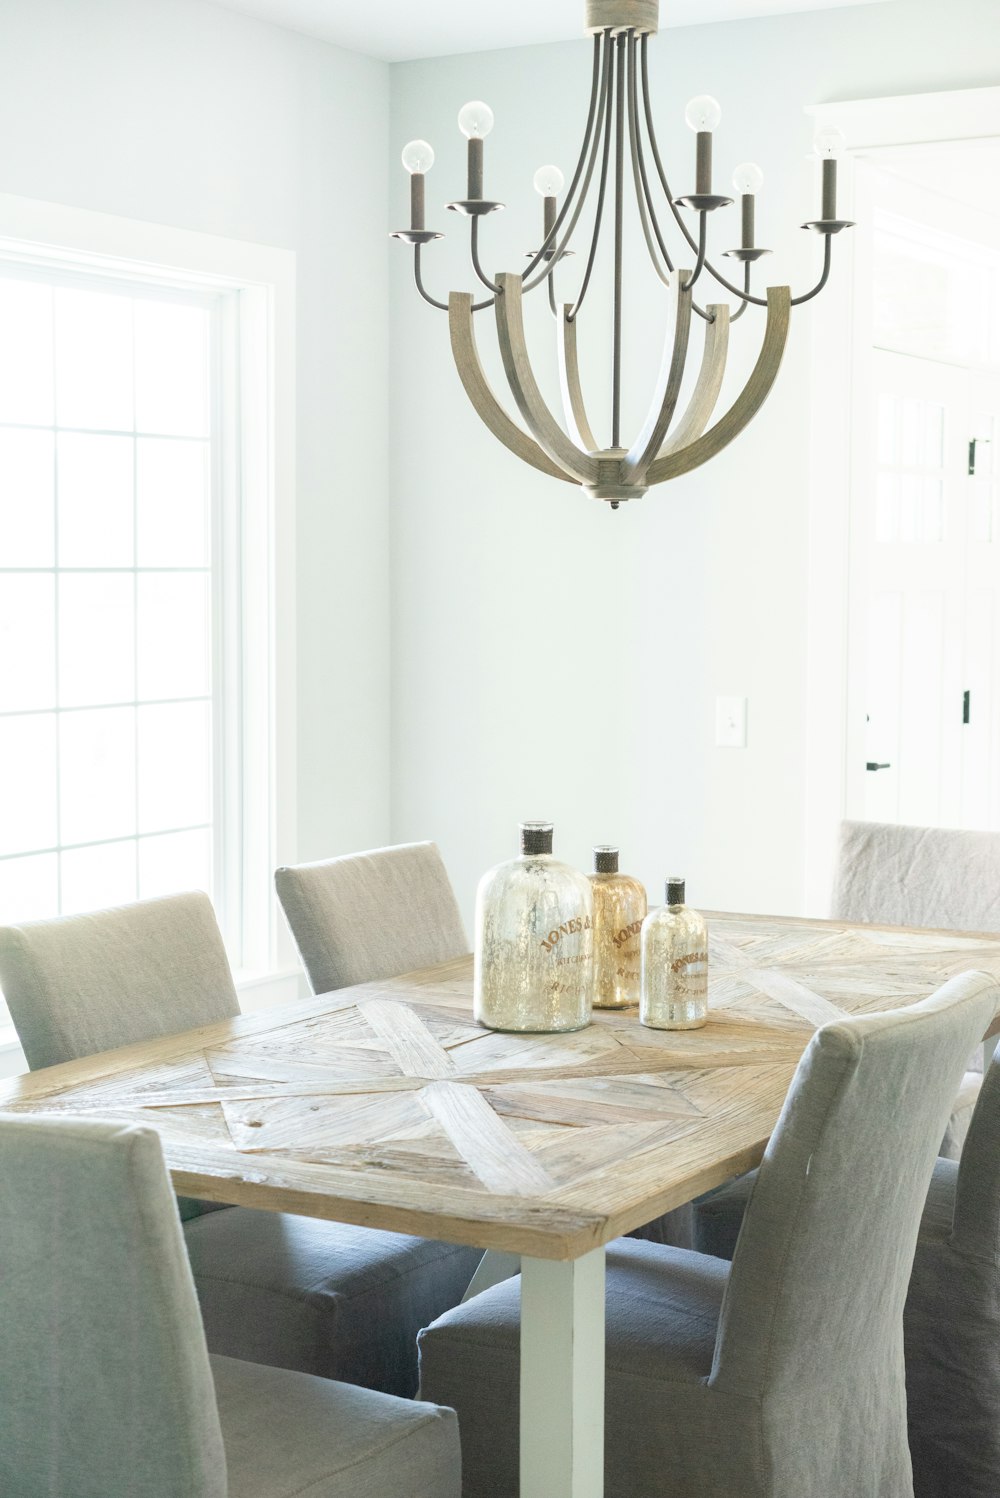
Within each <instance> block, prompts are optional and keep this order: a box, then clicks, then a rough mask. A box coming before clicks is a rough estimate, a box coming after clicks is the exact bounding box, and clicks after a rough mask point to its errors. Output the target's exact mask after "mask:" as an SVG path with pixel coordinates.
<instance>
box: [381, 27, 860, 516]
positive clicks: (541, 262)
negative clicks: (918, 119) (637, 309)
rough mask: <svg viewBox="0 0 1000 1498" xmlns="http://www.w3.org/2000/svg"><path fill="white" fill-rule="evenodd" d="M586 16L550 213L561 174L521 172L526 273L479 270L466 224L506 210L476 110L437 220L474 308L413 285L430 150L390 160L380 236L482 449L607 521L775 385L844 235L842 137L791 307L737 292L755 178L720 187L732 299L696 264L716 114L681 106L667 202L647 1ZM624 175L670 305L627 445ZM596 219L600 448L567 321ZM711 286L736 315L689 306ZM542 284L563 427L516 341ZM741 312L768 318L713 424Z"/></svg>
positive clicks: (711, 450)
mask: <svg viewBox="0 0 1000 1498" xmlns="http://www.w3.org/2000/svg"><path fill="white" fill-rule="evenodd" d="M585 5H586V30H587V32H588V34H589V35H591V36H593V38H594V46H593V70H592V79H591V88H590V105H589V108H588V112H587V123H586V127H585V129H584V135H583V145H582V147H581V149H580V155H579V158H578V160H577V164H576V169H575V171H574V172H573V176H572V179H571V181H570V185H569V190H568V192H566V194H565V196H564V197H563V199H562V203H561V204H560V201H559V198H560V194H561V193H562V191H563V188H564V186H565V179H564V177H563V174H562V172H561V171H560V170H559V168H558V167H555V166H544V167H541V168H540V169H539V170H538V171H537V172H536V173H535V179H534V185H535V189H536V191H537V192H538V193H539V194H540V195H541V197H542V199H543V202H544V218H543V228H542V234H543V238H542V242H541V245H540V246H539V248H538V249H537V250H534V251H533V252H531V254H530V255H529V258H528V264H527V266H526V268H525V269H524V270H523V271H522V272H520V273H516V272H510V271H508V272H503V273H501V274H499V275H498V276H497V277H496V279H495V280H494V278H493V277H492V276H490V275H488V274H486V272H485V271H484V270H483V267H482V263H481V260H480V246H479V221H480V219H481V218H483V217H484V216H485V215H486V214H489V213H494V212H496V211H497V210H498V209H500V208H502V207H503V206H504V205H503V204H502V203H496V202H493V201H491V200H490V199H488V198H485V197H484V196H483V141H484V138H485V137H486V136H487V135H488V134H489V132H490V130H491V129H492V127H493V114H492V111H491V110H490V108H489V106H488V105H486V104H483V103H482V102H481V101H478V100H477V101H474V102H472V103H469V104H466V105H465V106H464V108H463V109H462V110H461V111H460V112H459V116H458V123H459V127H460V129H461V130H462V132H463V134H464V135H465V136H466V137H467V139H468V182H467V195H466V197H464V198H461V199H458V200H457V201H456V202H453V203H449V204H448V205H447V206H448V208H449V209H451V210H452V211H453V212H454V213H458V214H461V215H462V216H464V217H465V218H468V220H469V224H470V256H471V261H472V269H473V271H474V273H475V275H476V277H477V278H478V280H479V281H480V282H481V283H482V285H483V286H484V287H485V289H486V291H487V293H488V295H486V296H483V297H481V298H480V299H479V300H478V301H477V300H475V299H474V297H473V296H472V295H471V294H470V293H469V292H466V291H453V292H451V293H450V295H449V296H448V300H447V302H443V301H439V300H438V298H437V297H435V296H433V295H431V293H430V292H428V290H427V289H426V287H425V285H424V279H423V269H422V266H421V251H422V249H423V247H424V245H425V244H428V243H430V241H432V240H435V239H440V238H442V235H441V234H440V233H439V232H437V231H435V230H433V229H428V228H426V227H425V174H426V173H427V172H428V171H429V170H430V168H431V167H432V165H433V164H434V152H433V150H432V149H431V147H430V146H429V145H428V144H427V142H426V141H423V140H414V141H410V143H409V144H408V145H407V146H406V147H405V148H404V150H403V165H404V166H405V167H406V170H407V171H408V172H409V173H410V227H409V228H408V229H400V230H397V231H396V232H395V233H394V234H393V236H392V237H393V238H394V239H400V240H403V241H404V242H405V243H407V244H410V245H412V246H413V273H414V279H415V281H416V286H417V290H418V291H419V293H420V295H421V296H422V297H423V298H424V300H425V301H426V302H429V303H430V305H431V306H432V307H437V308H439V309H440V310H441V311H443V312H447V314H448V325H449V331H450V334H451V347H452V353H453V354H454V358H455V364H456V366H457V369H458V373H459V376H460V378H461V381H462V384H463V385H464V387H465V390H466V393H467V395H468V396H469V399H470V400H471V401H472V404H473V405H474V406H475V408H476V410H477V411H478V412H479V415H480V416H481V417H482V419H483V421H484V422H485V423H486V425H487V426H488V427H489V429H490V431H491V432H492V433H493V435H494V436H495V437H497V438H498V439H499V440H500V441H501V442H502V443H503V444H504V445H505V446H506V447H508V448H509V449H510V450H511V452H513V453H515V454H516V455H517V457H519V458H521V459H522V460H523V461H524V462H526V463H529V464H531V466H532V467H533V468H537V469H540V470H541V472H542V473H546V474H549V475H551V476H552V477H553V478H558V479H564V480H566V481H567V482H569V483H572V484H578V485H580V486H581V487H582V488H583V489H584V490H585V492H586V493H588V494H591V495H593V496H594V497H596V498H597V499H604V500H608V501H609V502H610V505H611V508H612V509H613V510H616V509H617V508H618V506H619V504H620V503H621V502H622V500H627V499H635V498H637V497H639V496H640V495H642V494H645V493H646V491H647V489H649V488H651V487H652V486H653V485H654V484H662V483H664V482H665V481H666V480H667V479H673V478H677V477H679V476H680V475H681V474H684V473H688V472H690V471H691V469H693V468H697V467H699V466H700V465H701V464H702V463H705V462H707V461H708V460H709V459H710V458H713V457H714V456H715V455H716V454H717V453H718V452H720V451H721V450H722V449H723V448H724V447H726V446H728V444H729V443H730V442H732V440H733V439H734V438H735V437H736V436H738V435H739V433H740V432H741V431H742V430H743V429H744V427H746V426H747V424H748V423H749V422H750V421H751V420H752V418H753V417H754V416H755V415H756V414H757V412H758V411H759V410H760V408H761V406H762V404H763V402H764V401H765V399H766V398H767V396H768V394H769V392H770V390H771V387H772V386H773V384H774V381H775V379H776V377H777V374H778V369H779V366H780V364H781V357H782V354H783V352H784V348H785V342H786V340H787V337H788V327H789V319H790V315H791V309H792V308H793V307H796V306H799V305H801V304H802V303H803V302H808V301H810V300H811V299H812V298H813V297H814V296H816V295H818V293H819V292H820V291H822V289H823V287H824V286H825V285H826V282H827V279H828V277H829V274H830V262H831V246H832V241H833V236H834V235H835V234H838V233H839V232H840V231H841V229H846V228H850V227H851V225H850V224H849V222H848V221H847V220H845V219H839V218H838V217H837V156H838V154H839V152H840V151H841V149H842V148H843V144H844V138H843V135H842V134H841V132H840V131H839V130H835V129H829V130H824V131H821V132H820V134H819V135H818V136H817V138H816V150H817V153H818V154H819V155H820V157H821V158H822V174H823V175H822V204H821V209H820V217H819V218H818V219H815V220H813V221H812V222H811V223H808V224H803V225H802V227H803V228H804V229H811V230H813V231H814V232H815V233H817V234H819V235H821V236H822V238H823V246H824V253H823V268H822V271H821V273H820V276H819V280H818V281H817V282H816V284H815V286H813V287H812V289H811V290H810V291H806V292H804V293H803V294H802V295H801V296H792V294H791V291H790V289H789V287H787V286H770V287H768V288H767V289H766V294H765V295H763V296H761V295H759V294H757V293H755V292H754V291H753V290H752V289H751V286H752V271H753V267H754V264H755V263H756V262H757V261H758V260H759V259H761V257H762V256H764V255H767V254H768V253H769V251H768V250H766V249H763V248H761V247H760V246H758V245H757V243H756V238H755V224H754V206H755V197H756V194H757V192H758V191H759V189H760V187H761V185H762V183H763V180H764V179H763V173H762V172H761V170H760V168H759V167H758V166H756V165H755V164H754V163H753V162H745V163H744V164H743V165H741V166H738V167H737V168H736V171H735V173H734V174H733V186H734V189H735V191H736V192H737V193H738V194H739V197H740V219H741V234H740V243H739V245H738V246H737V247H736V248H734V249H727V250H724V251H723V255H724V256H726V257H728V258H729V259H730V260H732V261H734V262H736V265H737V266H742V275H741V273H740V271H739V270H738V269H737V270H735V272H734V274H735V275H736V278H737V282H738V281H739V280H742V285H739V284H736V282H734V281H732V280H730V279H728V278H727V276H725V275H724V274H723V273H722V272H721V271H720V270H719V269H717V267H716V265H715V264H714V263H713V262H712V261H711V260H710V259H709V258H708V222H709V217H710V216H711V215H712V214H714V213H716V212H717V211H718V210H719V209H720V208H727V207H729V206H731V205H732V203H733V201H734V200H733V199H732V198H728V197H724V196H721V195H719V194H718V193H715V192H713V190H712V132H713V130H714V129H715V127H716V126H717V125H718V123H719V119H720V118H721V113H722V111H721V109H720V108H719V105H718V104H717V103H716V101H715V100H714V99H713V98H711V97H710V96H708V95H707V94H705V95H700V96H699V97H698V98H696V99H692V100H691V102H690V103H689V104H688V106H687V111H686V115H685V118H686V120H687V123H688V125H689V126H690V127H691V129H692V130H693V131H694V132H695V139H696V151H695V174H694V175H695V190H694V192H691V193H687V194H686V195H685V196H683V197H675V196H674V195H673V193H672V192H671V190H670V186H669V184H668V182H667V177H666V172H665V170H664V166H663V160H662V157H661V155H660V150H659V147H658V145H657V141H656V132H655V129H654V125H653V111H652V107H651V103H650V90H649V71H648V61H647V51H648V44H649V38H650V36H651V35H653V34H655V32H656V30H657V27H658V19H659V0H585ZM628 177H631V183H632V192H633V193H634V196H635V202H636V207H637V210H638V218H639V222H640V224H641V226H642V234H643V238H644V240H645V245H646V249H647V251H648V253H649V259H650V261H651V263H652V266H653V269H654V271H655V272H656V275H657V276H658V277H659V279H660V281H662V283H663V284H664V286H665V287H666V288H667V289H668V291H669V294H670V302H669V309H668V312H667V318H666V322H667V327H666V337H665V341H664V354H663V360H662V363H661V367H660V373H659V377H658V379H657V383H656V388H655V390H654V393H653V397H652V400H651V401H650V405H649V410H648V413H647V415H646V418H645V421H644V422H643V424H642V427H641V429H640V430H639V432H638V433H637V434H636V435H635V436H634V437H633V438H632V440H631V445H630V446H628V447H626V446H625V445H624V444H623V441H622V431H621V390H622V315H623V298H622V260H623V228H624V218H625V191H626V179H627V178H628ZM657 184H658V187H659V195H660V196H661V197H662V200H663V201H662V202H660V204H659V206H658V203H657V196H658V194H657V192H656V191H654V188H655V187H656V185H657ZM592 189H594V192H595V197H596V203H595V207H594V211H593V224H592V229H591V233H590V241H589V244H588V245H587V246H586V250H585V254H584V255H583V256H582V258H581V265H582V272H581V273H580V275H579V276H578V278H577V279H578V287H577V290H576V292H575V295H574V297H573V299H572V300H570V301H562V302H560V301H559V300H558V299H557V296H556V282H555V272H556V268H557V266H560V262H561V261H562V260H563V259H564V258H565V257H566V256H568V255H570V254H572V253H573V251H572V250H571V249H570V245H571V243H573V242H574V235H575V233H576V230H577V227H578V225H579V223H580V219H581V217H582V215H583V210H584V207H585V205H586V204H587V202H588V200H589V199H590V197H591V192H592ZM609 199H610V200H611V205H610V208H609ZM664 207H665V208H666V210H667V211H669V215H670V217H671V218H672V219H673V221H674V225H675V230H674V231H673V234H674V239H675V242H676V231H679V235H680V242H681V243H682V249H681V255H683V256H686V257H687V259H688V261H689V266H688V268H687V269H682V268H678V267H677V266H676V265H675V260H674V257H672V255H671V253H670V250H669V249H668V246H667V241H666V240H665V238H664V235H663V232H662V228H661V222H660V218H661V216H662V215H663V212H664ZM606 211H607V215H608V216H609V217H610V218H611V219H612V220H613V233H614V273H613V286H612V295H613V325H612V334H611V422H610V436H611V442H610V445H609V446H602V444H601V443H600V442H599V441H598V440H597V438H596V436H595V435H594V428H593V427H592V425H591V422H590V417H589V415H588V410H587V405H586V401H585V399H584V392H583V385H582V383H581V379H580V367H579V359H578V353H577V321H578V319H579V316H580V312H581V310H582V308H583V305H584V302H585V301H586V298H587V292H588V290H589V288H590V285H591V281H592V277H593V271H594V264H595V260H596V258H597V251H598V246H599V244H600V241H601V233H602V229H603V227H604V222H605V217H606ZM686 215H690V218H688V217H686ZM561 276H562V270H561V269H560V278H561ZM709 278H711V279H712V280H714V281H715V282H716V283H717V285H718V286H719V287H721V288H722V289H723V290H724V291H725V292H728V293H729V294H730V296H732V297H735V298H736V306H735V310H732V309H731V306H730V304H729V302H728V301H727V302H708V301H707V300H706V301H705V304H704V305H702V304H701V303H700V302H699V301H698V300H697V297H696V288H698V285H699V282H701V283H702V285H704V284H705V283H706V282H707V281H708V279H709ZM543 285H544V286H546V287H547V289H548V300H549V307H550V308H551V311H552V314H553V317H554V318H555V322H556V329H557V348H558V355H559V376H560V379H559V383H560V391H561V397H562V421H561V422H560V421H559V420H557V419H556V417H555V416H554V415H553V413H552V411H551V410H550V408H549V405H548V404H547V402H546V401H545V399H544V397H543V396H542V393H541V390H540V388H539V385H538V381H537V379H536V378H535V374H534V372H533V370H532V365H531V359H530V355H529V352H528V345H527V340H526V337H525V330H524V315H523V300H524V298H525V297H526V296H527V295H528V294H529V293H530V292H532V291H534V290H536V289H537V288H538V287H540V286H543ZM751 306H752V307H761V308H764V309H766V313H767V316H766V320H765V325H764V334H763V339H762V342H761V347H760V352H759V354H758V357H757V360H756V363H755V364H754V367H753V369H752V371H751V373H750V376H749V378H748V380H747V382H746V384H745V385H744V387H743V389H742V390H741V391H740V393H739V395H738V396H737V397H736V399H735V401H734V402H733V404H732V405H731V406H730V407H729V409H728V410H727V411H726V412H725V413H724V414H723V415H721V416H715V408H716V404H717V402H718V398H719V392H720V390H721V388H722V380H723V375H724V372H725V367H726V356H727V352H728V348H729V330H730V326H731V324H732V323H734V322H736V321H737V319H738V318H740V317H742V315H743V313H744V312H745V311H746V310H747V308H748V307H751ZM488 309H492V310H493V312H494V315H495V318H496V326H497V336H498V341H499V346H500V353H501V357H502V360H503V367H504V371H505V373H506V377H507V381H508V383H509V385H510V390H511V394H512V396H513V399H514V402H515V404H516V406H517V409H518V411H519V412H520V415H521V419H522V421H523V423H524V426H523V427H522V426H520V425H518V423H517V422H516V421H514V420H513V419H512V418H511V416H510V415H508V413H507V411H506V410H505V408H504V406H503V405H502V404H501V403H500V401H499V400H498V399H497V397H496V395H495V394H494V392H493V390H492V388H491V386H490V383H489V381H488V379H487V377H486V374H485V371H484V369H483V365H482V362H481V359H480V356H479V350H478V347H477V342H476V329H475V323H474V319H475V315H476V314H477V313H479V312H484V311H487V310H488ZM693 316H694V317H697V318H699V319H700V320H701V322H702V323H703V324H704V346H703V351H702V355H701V364H700V367H699V369H698V372H697V376H696V377H695V378H694V381H693V385H692V387H691V393H690V396H689V399H688V401H687V404H686V407H685V409H684V410H683V411H682V412H678V409H677V407H678V403H679V399H680V395H681V389H682V382H683V379H684V371H685V366H686V364H687V358H688V349H689V342H690V336H689V335H690V331H691V322H692V317H693ZM713 417H714V419H713ZM525 428H526V429H527V430H525Z"/></svg>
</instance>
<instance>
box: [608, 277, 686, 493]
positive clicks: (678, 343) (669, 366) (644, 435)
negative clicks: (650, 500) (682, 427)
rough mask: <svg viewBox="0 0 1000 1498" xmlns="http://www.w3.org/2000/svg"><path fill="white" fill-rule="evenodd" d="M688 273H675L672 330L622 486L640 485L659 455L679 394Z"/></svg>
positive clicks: (625, 466) (627, 457)
mask: <svg viewBox="0 0 1000 1498" xmlns="http://www.w3.org/2000/svg"><path fill="white" fill-rule="evenodd" d="M685 277H690V272H689V271H678V273H677V277H676V285H675V296H676V299H677V309H676V315H675V318H674V324H673V327H668V329H667V336H666V339H665V341H664V345H663V360H662V363H661V365H660V376H659V379H658V380H657V391H656V394H655V395H654V397H653V401H652V404H651V405H650V408H649V412H648V414H647V416H646V420H645V421H644V423H643V426H642V430H641V431H640V432H639V434H638V436H637V437H636V439H635V441H634V442H633V443H632V446H631V447H630V448H629V450H628V452H627V453H626V454H625V457H624V458H623V459H622V466H621V482H622V483H623V484H642V483H644V482H645V477H646V472H647V470H648V468H649V465H650V463H651V462H652V461H653V459H654V458H655V457H656V455H657V453H658V452H659V451H660V447H661V446H662V443H663V439H664V437H665V436H666V434H667V429H668V427H669V426H670V422H671V420H672V419H673V414H674V410H675V409H676V406H677V401H678V398H679V397H680V393H681V380H682V379H683V378H684V366H685V364H686V363H687V348H688V335H689V334H690V331H691V282H690V279H688V280H685Z"/></svg>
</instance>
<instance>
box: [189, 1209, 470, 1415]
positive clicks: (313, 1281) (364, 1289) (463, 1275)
mask: <svg viewBox="0 0 1000 1498" xmlns="http://www.w3.org/2000/svg"><path fill="white" fill-rule="evenodd" d="M184 1238H185V1241H186V1243H187V1249H188V1257H189V1259H190V1263H191V1269H192V1272H193V1274H194V1280H195V1287H196V1289H197V1291H198V1299H199V1302H200V1305H201V1313H202V1320H203V1322H204V1326H205V1335H206V1339H207V1341H208V1347H209V1351H210V1352H213V1353H218V1354H221V1355H223V1356H226V1357H231V1358H241V1359H243V1360H244V1361H246V1362H249V1363H266V1364H269V1365H270V1366H271V1367H275V1368H290V1369H295V1370H297V1371H298V1372H300V1373H310V1374H317V1375H319V1376H321V1377H323V1378H326V1379H340V1380H343V1381H344V1382H345V1383H348V1382H349V1383H352V1384H360V1385H362V1386H363V1387H365V1388H369V1389H378V1390H380V1391H381V1392H382V1393H385V1394H395V1395H399V1396H401V1397H403V1398H409V1397H410V1396H412V1395H413V1394H414V1392H415V1391H416V1387H417V1353H416V1339H417V1332H418V1331H419V1330H420V1328H421V1327H422V1326H427V1325H429V1323H430V1322H431V1321H433V1320H434V1319H435V1317H437V1316H440V1315H441V1314H442V1312H444V1311H446V1310H448V1309H449V1308H450V1307H451V1306H453V1305H455V1304H457V1302H458V1301H460V1300H461V1298H462V1296H463V1294H464V1293H465V1290H466V1289H467V1287H468V1284H469V1281H470V1280H471V1278H472V1276H473V1274H474V1273H475V1270H476V1267H477V1265H478V1263H479V1260H480V1258H481V1257H482V1253H481V1251H480V1250H478V1249H474V1248H462V1247H458V1246H456V1245H454V1244H450V1243H436V1242H433V1241H432V1240H430V1239H425V1238H411V1237H407V1236H405V1235H404V1234H401V1233H385V1232H378V1231H376V1230H374V1229H372V1228H360V1227H352V1226H350V1225H348V1224H346V1223H338V1222H323V1221H320V1220H318V1219H316V1218H312V1217H296V1216H292V1215H291V1214H288V1213H284V1212H261V1211H253V1210H251V1209H249V1208H246V1207H231V1208H230V1209H229V1210H228V1211H225V1212H211V1213H208V1214H206V1215H205V1216H202V1217H196V1218H193V1219H192V1220H190V1221H188V1222H185V1223H184Z"/></svg>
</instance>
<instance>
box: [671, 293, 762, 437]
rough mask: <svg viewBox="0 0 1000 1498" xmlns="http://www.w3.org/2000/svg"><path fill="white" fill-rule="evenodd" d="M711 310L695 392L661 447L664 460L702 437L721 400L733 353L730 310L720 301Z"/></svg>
mask: <svg viewBox="0 0 1000 1498" xmlns="http://www.w3.org/2000/svg"><path fill="white" fill-rule="evenodd" d="M745 305H746V304H745V303H744V306H745ZM740 310H741V311H742V308H741V309H740ZM708 311H709V313H710V314H712V321H711V322H710V323H707V324H706V326H705V351H704V353H703V354H702V357H701V369H700V370H699V371H698V379H697V381H696V382H695V387H694V390H693V391H692V392H691V399H690V401H689V402H688V405H687V410H686V411H685V412H684V415H683V416H682V417H681V419H680V421H679V422H678V423H677V426H676V427H675V428H674V430H673V432H671V434H670V436H669V437H668V438H667V440H666V442H664V444H663V446H662V447H661V448H660V453H659V456H660V457H661V458H665V457H666V456H667V455H668V453H673V452H677V451H678V449H679V448H682V447H686V446H687V444H688V443H689V442H693V441H694V440H695V438H696V437H700V436H701V434H702V432H703V431H704V430H705V428H706V427H707V426H708V421H709V417H710V416H711V414H712V412H713V411H714V410H715V403H716V401H717V400H718V399H719V391H720V390H721V389H722V377H723V375H724V374H725V372H726V355H727V353H728V352H729V322H730V318H729V308H728V306H727V305H726V304H725V303H724V302H717V303H710V304H709V307H708ZM738 315H739V314H738V313H737V316H738Z"/></svg>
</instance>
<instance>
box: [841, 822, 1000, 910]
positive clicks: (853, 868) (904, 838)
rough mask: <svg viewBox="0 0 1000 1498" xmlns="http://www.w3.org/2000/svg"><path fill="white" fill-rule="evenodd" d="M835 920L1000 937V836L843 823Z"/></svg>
mask: <svg viewBox="0 0 1000 1498" xmlns="http://www.w3.org/2000/svg"><path fill="white" fill-rule="evenodd" d="M833 918H834V920H838V921H871V922H873V923H874V924H875V925H881V926H930V927H932V928H935V929H937V930H939V931H942V930H947V931H1000V832H958V831H952V830H951V829H950V828H946V827H896V826H891V825H888V824H885V823H882V822H844V823H843V824H842V825H841V829H840V859H839V864H838V869H837V879H836V884H835V887H834V896H833Z"/></svg>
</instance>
